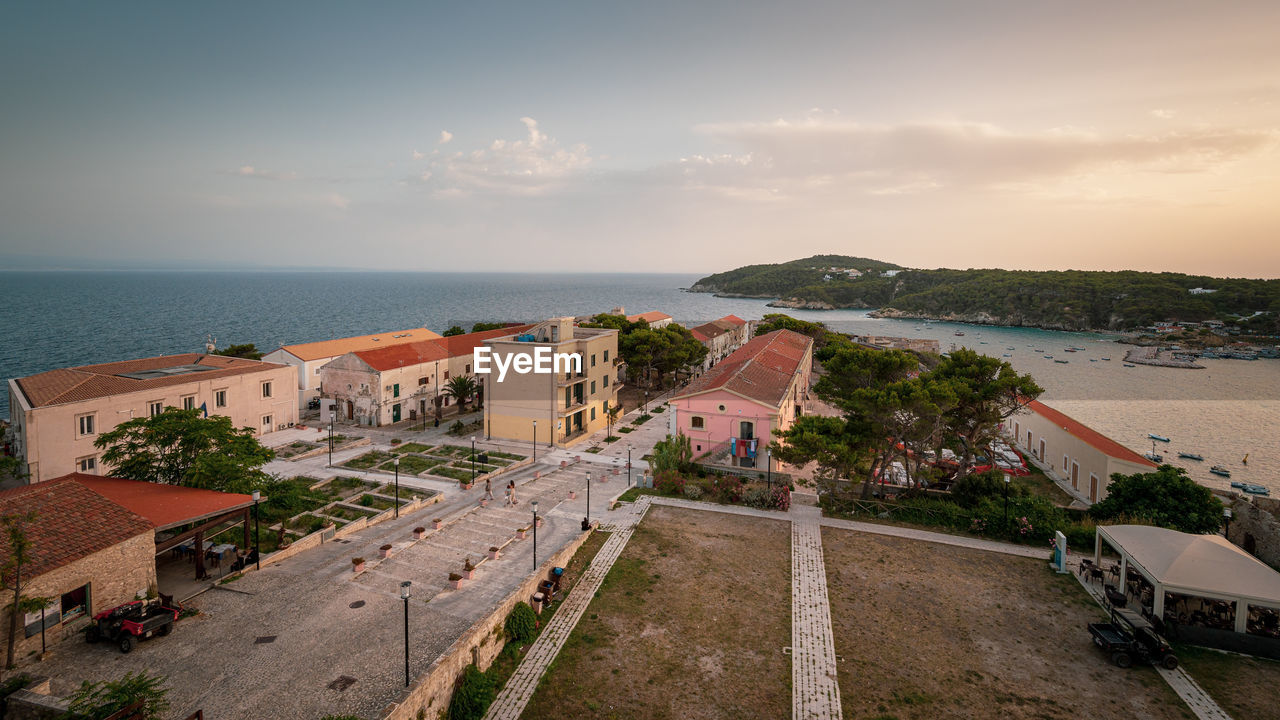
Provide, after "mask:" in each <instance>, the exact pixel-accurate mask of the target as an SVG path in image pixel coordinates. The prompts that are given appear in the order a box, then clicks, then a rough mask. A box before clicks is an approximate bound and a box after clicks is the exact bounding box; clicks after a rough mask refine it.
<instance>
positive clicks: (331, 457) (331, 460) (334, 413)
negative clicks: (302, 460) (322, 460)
mask: <svg viewBox="0 0 1280 720" xmlns="http://www.w3.org/2000/svg"><path fill="white" fill-rule="evenodd" d="M336 407H337V406H335V405H330V406H329V467H333V416H334V415H336V414H337V413H338V411H337V410H336V409H335V408H336Z"/></svg>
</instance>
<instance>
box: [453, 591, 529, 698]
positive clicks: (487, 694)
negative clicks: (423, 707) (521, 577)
mask: <svg viewBox="0 0 1280 720" xmlns="http://www.w3.org/2000/svg"><path fill="white" fill-rule="evenodd" d="M521 604H523V603H521ZM525 607H529V606H528V605H525ZM529 612H533V608H529ZM508 621H510V618H508ZM497 696H498V690H497V688H495V687H494V686H493V679H492V678H490V677H489V676H488V675H486V674H484V673H482V672H480V668H477V667H476V666H475V665H474V664H472V665H468V666H467V669H466V670H464V671H463V672H462V682H460V683H458V688H457V689H456V690H454V691H453V699H452V700H450V701H449V720H481V719H482V718H483V717H484V714H485V712H487V711H488V710H489V706H490V705H491V704H493V701H494V698H496V697H497Z"/></svg>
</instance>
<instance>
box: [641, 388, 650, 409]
mask: <svg viewBox="0 0 1280 720" xmlns="http://www.w3.org/2000/svg"><path fill="white" fill-rule="evenodd" d="M647 412H649V391H648V390H645V391H644V407H642V408H640V414H641V415H644V414H645V413H647Z"/></svg>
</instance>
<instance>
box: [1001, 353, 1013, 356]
mask: <svg viewBox="0 0 1280 720" xmlns="http://www.w3.org/2000/svg"><path fill="white" fill-rule="evenodd" d="M1000 357H1013V356H1012V355H1010V354H1009V353H1005V354H1004V355H1001V356H1000Z"/></svg>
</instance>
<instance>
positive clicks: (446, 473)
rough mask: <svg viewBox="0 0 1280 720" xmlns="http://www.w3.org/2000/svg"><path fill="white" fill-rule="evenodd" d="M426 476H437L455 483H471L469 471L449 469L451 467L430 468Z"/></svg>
mask: <svg viewBox="0 0 1280 720" xmlns="http://www.w3.org/2000/svg"><path fill="white" fill-rule="evenodd" d="M427 474H428V475H437V476H439V477H445V478H449V479H450V480H457V481H459V482H471V471H470V470H465V471H464V470H459V469H457V468H451V467H447V466H445V467H434V468H431V469H430V470H428V471H427ZM477 477H479V475H477Z"/></svg>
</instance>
